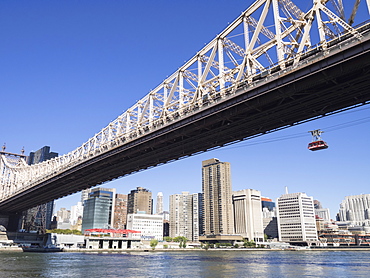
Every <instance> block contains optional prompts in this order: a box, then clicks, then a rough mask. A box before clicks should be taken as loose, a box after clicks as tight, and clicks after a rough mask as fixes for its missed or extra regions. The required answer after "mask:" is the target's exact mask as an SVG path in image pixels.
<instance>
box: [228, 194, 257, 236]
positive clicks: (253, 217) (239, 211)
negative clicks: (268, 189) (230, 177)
mask: <svg viewBox="0 0 370 278" xmlns="http://www.w3.org/2000/svg"><path fill="white" fill-rule="evenodd" d="M233 207H234V219H235V233H236V234H240V235H242V236H243V238H246V239H248V240H253V241H255V242H262V241H263V240H264V239H263V237H264V233H263V221H262V204H261V192H260V191H258V190H255V189H243V190H239V191H234V192H233Z"/></svg>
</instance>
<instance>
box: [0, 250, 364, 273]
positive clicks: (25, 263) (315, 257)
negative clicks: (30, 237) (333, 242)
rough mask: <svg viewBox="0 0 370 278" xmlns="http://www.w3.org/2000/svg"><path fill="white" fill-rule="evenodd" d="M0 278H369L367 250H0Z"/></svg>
mask: <svg viewBox="0 0 370 278" xmlns="http://www.w3.org/2000/svg"><path fill="white" fill-rule="evenodd" d="M0 277H1V278H2V277H4V278H5V277H6V278H9V277H22V278H23V277H88V278H92V277H104V278H105V277H192V278H196V277H370V251H186V252H130V253H67V252H63V253H23V252H14V251H13V252H7V251H1V252H0Z"/></svg>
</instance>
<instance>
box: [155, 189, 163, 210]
mask: <svg viewBox="0 0 370 278" xmlns="http://www.w3.org/2000/svg"><path fill="white" fill-rule="evenodd" d="M161 213H163V193H162V192H158V194H157V204H156V210H155V214H161Z"/></svg>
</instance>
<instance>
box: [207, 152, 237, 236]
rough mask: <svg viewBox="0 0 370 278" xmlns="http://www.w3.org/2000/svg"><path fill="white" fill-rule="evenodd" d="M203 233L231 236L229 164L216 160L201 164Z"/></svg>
mask: <svg viewBox="0 0 370 278" xmlns="http://www.w3.org/2000/svg"><path fill="white" fill-rule="evenodd" d="M202 190H203V201H204V233H205V234H206V235H211V234H233V233H234V217H233V205H232V192H231V173H230V163H229V162H221V161H220V160H218V159H216V158H212V159H208V160H205V161H203V162H202Z"/></svg>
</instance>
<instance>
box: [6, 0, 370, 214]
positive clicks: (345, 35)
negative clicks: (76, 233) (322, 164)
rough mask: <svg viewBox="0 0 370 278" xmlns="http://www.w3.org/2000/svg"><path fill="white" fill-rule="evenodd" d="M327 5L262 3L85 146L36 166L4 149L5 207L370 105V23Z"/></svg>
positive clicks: (30, 203) (21, 206) (19, 207)
mask: <svg viewBox="0 0 370 278" xmlns="http://www.w3.org/2000/svg"><path fill="white" fill-rule="evenodd" d="M327 2H328V1H324V0H322V1H313V6H312V8H311V9H310V10H308V11H307V12H302V11H300V10H299V8H298V7H297V6H295V5H292V1H290V0H260V1H256V2H255V3H254V4H252V5H251V6H250V7H249V8H248V9H247V10H246V11H245V12H244V13H242V14H241V16H239V17H238V18H237V19H236V20H235V21H234V22H233V23H232V24H230V25H229V26H228V27H227V28H226V29H225V30H224V31H222V32H221V33H220V34H219V35H218V36H217V37H216V38H215V39H214V40H212V41H211V42H210V43H209V44H207V45H206V46H205V47H204V48H203V49H202V50H200V51H199V52H198V53H197V54H196V55H195V56H194V57H193V58H191V59H190V60H189V61H188V62H186V63H185V64H184V65H183V66H182V67H181V68H179V70H178V71H176V72H175V73H173V74H172V75H171V76H170V77H168V78H167V79H166V80H164V81H163V82H162V83H161V84H160V85H159V86H158V87H157V88H155V89H154V90H153V91H151V92H150V93H149V94H147V95H146V96H145V97H144V98H142V99H141V100H139V101H138V102H137V103H136V104H135V105H133V106H132V107H131V108H130V109H128V110H127V111H125V112H124V113H123V114H122V115H120V116H119V117H118V118H117V119H116V120H115V121H113V122H111V123H110V124H109V125H108V126H107V127H105V128H103V129H102V130H101V131H100V132H99V133H97V134H96V135H95V136H94V137H92V138H90V139H89V140H88V141H87V142H86V143H84V144H83V145H82V146H80V147H79V148H77V149H76V150H74V151H72V152H70V153H68V154H66V155H63V156H60V157H57V158H54V159H52V160H49V161H45V162H42V163H39V164H35V165H31V166H30V165H11V164H9V163H8V161H7V159H6V157H4V156H1V160H0V163H1V165H0V169H1V172H0V211H1V210H4V211H19V210H22V209H25V208H28V207H32V206H34V205H37V204H40V203H43V202H46V201H50V200H52V199H54V198H58V197H62V196H65V195H68V194H71V193H74V192H77V191H79V190H81V189H84V188H88V187H92V186H95V185H97V184H101V183H103V182H106V181H109V180H112V179H115V178H118V177H120V176H124V175H127V174H130V173H132V172H135V171H140V170H142V169H145V168H148V167H152V166H155V165H158V164H162V163H166V162H168V161H171V160H175V159H178V158H180V157H186V156H189V155H192V154H194V153H197V152H200V151H206V150H208V149H212V148H215V147H220V146H223V145H225V144H228V143H230V142H234V141H238V140H245V139H247V138H251V137H253V136H258V135H261V134H264V133H266V132H271V131H274V130H276V129H280V128H284V127H287V126H289V125H293V124H296V123H299V122H302V121H306V120H309V119H313V118H315V117H321V116H323V115H326V114H327V113H332V112H334V111H337V110H340V109H345V108H346V107H349V106H351V105H357V104H361V103H365V102H367V101H368V100H369V99H370V98H369V96H368V93H367V91H369V90H368V89H369V88H368V87H369V85H368V84H367V83H368V80H369V78H368V73H369V65H368V64H367V62H366V61H368V60H370V59H369V57H368V55H369V54H368V51H369V43H368V40H369V35H368V27H369V26H368V25H366V26H363V27H360V28H358V29H353V28H352V27H351V26H349V25H348V24H347V23H346V22H345V21H344V20H343V19H342V18H341V17H340V16H337V15H336V14H335V13H333V12H331V11H330V10H329V9H328V7H327V6H326V4H327ZM286 15H290V17H289V18H287V17H286ZM254 18H258V20H255V19H254ZM314 22H316V23H317V24H316V25H315V24H314ZM271 23H272V24H271ZM270 25H271V26H273V28H270V29H268V28H267V27H265V26H270ZM338 31H339V32H341V33H340V34H338ZM237 34H239V35H237ZM240 34H241V35H240ZM333 34H335V36H334V37H333ZM315 39H316V41H315ZM315 43H318V45H316V46H315V47H313V45H315ZM348 44H350V46H348ZM266 57H268V59H267V58H266ZM354 61H356V62H354ZM271 62H273V63H274V64H271ZM349 77H350V78H349ZM366 90H367V91H366ZM323 104H324V105H323ZM33 199H37V201H35V200H33ZM21 203H23V204H21Z"/></svg>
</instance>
